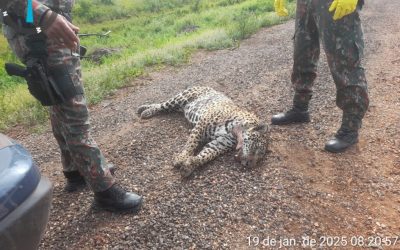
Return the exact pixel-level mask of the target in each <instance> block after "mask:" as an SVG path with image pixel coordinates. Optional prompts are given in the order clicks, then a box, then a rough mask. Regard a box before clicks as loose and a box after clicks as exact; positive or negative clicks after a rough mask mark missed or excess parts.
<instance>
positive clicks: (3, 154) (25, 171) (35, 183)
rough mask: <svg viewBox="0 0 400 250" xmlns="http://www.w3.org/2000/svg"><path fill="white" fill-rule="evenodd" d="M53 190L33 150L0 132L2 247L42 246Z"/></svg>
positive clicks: (25, 247)
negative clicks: (29, 150)
mask: <svg viewBox="0 0 400 250" xmlns="http://www.w3.org/2000/svg"><path fill="white" fill-rule="evenodd" d="M52 191H53V188H52V184H51V182H50V181H49V180H48V179H47V178H45V177H43V176H41V175H40V172H39V169H38V167H37V166H36V164H35V163H34V162H33V160H32V157H31V155H30V154H29V152H28V151H27V150H26V149H25V148H24V147H22V146H21V145H20V144H18V143H17V142H15V141H14V140H12V139H10V138H8V137H7V136H5V135H3V134H1V133H0V249H2V250H3V249H4V250H6V249H7V250H12V249H17V250H20V249H23V250H25V249H37V248H38V246H39V242H40V240H41V238H42V236H43V233H44V230H45V228H46V224H47V221H48V218H49V212H50V205H51V198H52Z"/></svg>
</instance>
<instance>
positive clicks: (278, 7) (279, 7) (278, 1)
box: [274, 0, 289, 16]
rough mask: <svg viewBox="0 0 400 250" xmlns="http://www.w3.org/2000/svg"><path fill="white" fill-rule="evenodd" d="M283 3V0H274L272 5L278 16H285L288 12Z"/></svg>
mask: <svg viewBox="0 0 400 250" xmlns="http://www.w3.org/2000/svg"><path fill="white" fill-rule="evenodd" d="M285 5H286V4H285V0H275V3H274V7H275V12H276V14H278V16H287V15H288V14H289V13H288V10H287V9H286V6H285Z"/></svg>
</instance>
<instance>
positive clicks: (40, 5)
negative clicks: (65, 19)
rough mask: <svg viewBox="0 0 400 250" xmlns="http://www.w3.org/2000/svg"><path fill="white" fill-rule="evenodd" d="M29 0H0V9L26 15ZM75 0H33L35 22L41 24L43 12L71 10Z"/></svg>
mask: <svg viewBox="0 0 400 250" xmlns="http://www.w3.org/2000/svg"><path fill="white" fill-rule="evenodd" d="M27 2H28V1H27V0H0V9H2V11H4V10H6V11H8V12H13V13H15V14H16V15H18V16H25V15H26V14H25V13H26V6H27ZM74 3H75V0H32V8H33V13H34V23H35V24H39V22H40V20H41V18H42V16H43V14H44V13H45V12H46V11H47V10H48V9H51V10H54V11H57V12H59V11H62V12H67V13H68V12H71V10H72V7H73V5H74Z"/></svg>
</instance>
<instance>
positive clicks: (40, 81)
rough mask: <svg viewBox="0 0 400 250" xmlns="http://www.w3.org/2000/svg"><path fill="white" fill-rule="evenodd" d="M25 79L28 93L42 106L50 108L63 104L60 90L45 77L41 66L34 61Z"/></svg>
mask: <svg viewBox="0 0 400 250" xmlns="http://www.w3.org/2000/svg"><path fill="white" fill-rule="evenodd" d="M25 79H26V81H27V83H28V89H29V92H30V93H31V94H32V95H33V96H34V97H35V98H36V99H38V100H39V101H40V103H41V104H42V105H44V106H52V105H56V104H60V103H62V102H64V101H65V100H64V99H63V97H62V95H61V91H60V89H59V88H58V87H57V85H56V84H55V82H54V81H53V80H52V79H51V78H49V77H47V74H46V72H45V69H44V67H43V65H42V64H41V63H40V62H39V61H36V62H35V63H33V64H32V65H29V66H28V68H27V72H26V76H25Z"/></svg>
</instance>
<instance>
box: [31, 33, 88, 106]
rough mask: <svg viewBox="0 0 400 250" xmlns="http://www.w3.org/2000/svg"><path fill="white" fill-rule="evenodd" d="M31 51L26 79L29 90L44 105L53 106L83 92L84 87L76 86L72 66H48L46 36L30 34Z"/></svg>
mask: <svg viewBox="0 0 400 250" xmlns="http://www.w3.org/2000/svg"><path fill="white" fill-rule="evenodd" d="M26 44H27V46H28V47H29V53H28V55H27V58H29V60H28V61H27V62H26V65H27V72H26V76H25V79H26V81H27V82H28V89H29V92H30V93H31V94H32V95H33V96H34V97H35V98H36V99H38V100H39V101H40V102H41V103H42V105H44V106H52V105H56V104H60V103H64V102H66V101H69V100H71V99H72V98H73V97H75V96H76V95H79V94H83V88H82V87H81V86H80V85H78V86H75V84H74V81H73V80H72V73H73V72H70V70H71V68H70V67H68V66H67V65H64V64H60V65H57V66H51V67H50V66H48V65H47V63H46V59H47V56H48V54H47V47H46V37H45V36H44V35H42V34H36V35H30V36H29V37H28V38H27V41H26Z"/></svg>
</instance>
